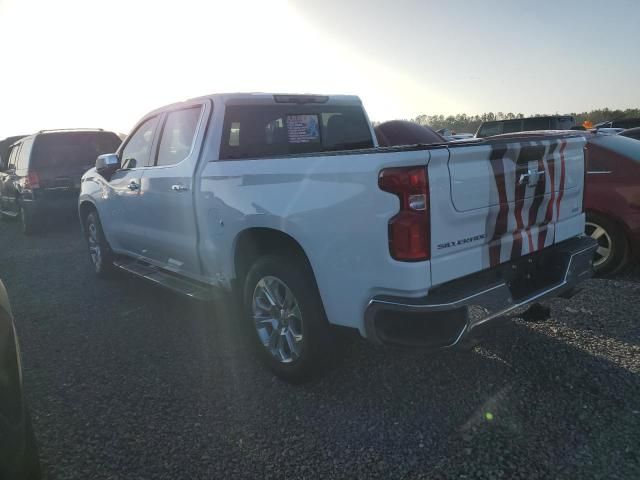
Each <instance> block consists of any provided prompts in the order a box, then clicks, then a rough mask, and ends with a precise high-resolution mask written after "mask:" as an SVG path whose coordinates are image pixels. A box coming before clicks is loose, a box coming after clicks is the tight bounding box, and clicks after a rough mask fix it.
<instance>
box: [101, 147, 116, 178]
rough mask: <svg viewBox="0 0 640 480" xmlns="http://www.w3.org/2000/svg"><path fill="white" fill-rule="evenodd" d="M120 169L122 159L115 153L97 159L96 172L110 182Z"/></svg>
mask: <svg viewBox="0 0 640 480" xmlns="http://www.w3.org/2000/svg"><path fill="white" fill-rule="evenodd" d="M119 168H120V159H119V158H118V155H116V154H115V153H105V154H104V155H100V156H99V157H98V158H97V159H96V172H98V173H99V174H100V175H102V176H103V177H104V178H106V179H107V180H109V179H110V178H111V176H112V175H113V174H114V173H115V171H116V170H118V169H119Z"/></svg>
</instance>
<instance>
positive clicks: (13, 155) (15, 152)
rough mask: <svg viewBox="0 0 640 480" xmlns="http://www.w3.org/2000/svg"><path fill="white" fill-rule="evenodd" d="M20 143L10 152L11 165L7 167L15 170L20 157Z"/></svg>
mask: <svg viewBox="0 0 640 480" xmlns="http://www.w3.org/2000/svg"><path fill="white" fill-rule="evenodd" d="M20 145H22V144H20ZM20 145H16V146H14V147H13V148H12V149H11V152H10V153H9V166H8V167H7V168H9V169H10V170H15V168H16V159H17V157H18V152H19V151H20Z"/></svg>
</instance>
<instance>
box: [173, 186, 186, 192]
mask: <svg viewBox="0 0 640 480" xmlns="http://www.w3.org/2000/svg"><path fill="white" fill-rule="evenodd" d="M171 190H173V191H174V192H186V191H187V190H189V187H187V186H186V185H182V184H178V185H171Z"/></svg>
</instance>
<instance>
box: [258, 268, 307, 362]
mask: <svg viewBox="0 0 640 480" xmlns="http://www.w3.org/2000/svg"><path fill="white" fill-rule="evenodd" d="M253 321H254V325H255V328H256V331H257V333H258V338H259V339H260V342H261V343H262V345H263V346H264V348H265V349H266V350H267V351H268V352H269V353H270V354H271V355H272V356H273V357H274V358H275V359H276V360H277V361H279V362H280V363H291V362H294V361H295V360H297V359H298V358H299V357H300V354H301V352H302V346H303V345H302V341H303V336H302V312H301V310H300V306H299V304H298V301H297V299H296V298H295V296H294V295H293V292H292V291H291V289H289V287H288V286H287V285H286V284H285V283H284V282H283V281H282V280H280V279H279V278H276V277H273V276H266V277H263V278H261V279H260V281H259V282H258V283H257V284H256V288H255V289H254V291H253Z"/></svg>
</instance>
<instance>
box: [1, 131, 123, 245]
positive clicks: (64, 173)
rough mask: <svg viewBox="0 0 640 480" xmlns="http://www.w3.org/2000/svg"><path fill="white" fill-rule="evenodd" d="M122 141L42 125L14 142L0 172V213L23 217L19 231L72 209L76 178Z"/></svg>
mask: <svg viewBox="0 0 640 480" xmlns="http://www.w3.org/2000/svg"><path fill="white" fill-rule="evenodd" d="M120 143H121V141H120V139H119V138H118V136H117V135H116V134H115V133H113V132H105V131H103V130H42V131H40V132H38V133H36V134H34V135H29V136H28V137H24V138H22V139H20V140H18V141H17V142H16V143H14V144H13V145H12V146H11V148H10V151H9V156H8V159H7V164H6V166H4V168H3V169H2V171H1V172H0V216H2V217H14V218H18V217H19V218H20V219H21V220H22V229H23V231H24V233H26V234H30V233H34V232H35V231H37V230H39V229H41V228H42V227H43V225H44V223H45V222H46V221H48V220H49V219H50V218H51V217H52V216H53V217H56V216H61V215H73V214H74V212H75V211H76V205H77V202H78V193H79V192H80V177H81V176H82V174H83V173H84V172H85V171H86V170H87V169H89V168H91V167H93V166H94V165H95V160H96V157H97V156H98V155H100V154H103V153H107V152H112V151H114V150H115V149H117V148H118V146H119V145H120Z"/></svg>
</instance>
